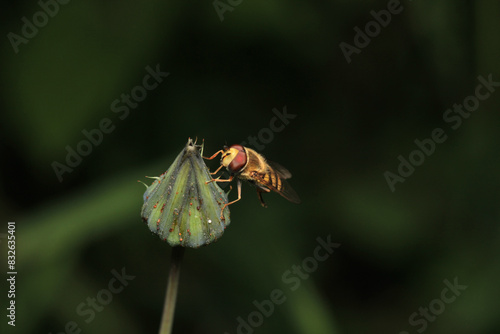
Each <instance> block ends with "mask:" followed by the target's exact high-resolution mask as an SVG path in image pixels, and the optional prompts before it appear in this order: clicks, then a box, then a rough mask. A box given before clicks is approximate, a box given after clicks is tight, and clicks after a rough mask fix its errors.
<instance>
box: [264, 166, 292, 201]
mask: <svg viewBox="0 0 500 334" xmlns="http://www.w3.org/2000/svg"><path fill="white" fill-rule="evenodd" d="M258 183H259V184H260V185H261V186H263V187H267V188H268V189H270V190H272V191H274V192H277V193H278V194H280V195H281V196H283V197H284V198H286V199H287V200H289V201H290V202H293V203H300V198H299V196H298V195H297V193H296V192H295V190H293V189H292V187H290V185H289V184H288V182H286V181H285V179H283V178H281V177H280V175H279V173H277V172H276V171H275V170H274V169H272V168H269V169H268V170H267V173H266V174H261V177H260V179H259V180H258Z"/></svg>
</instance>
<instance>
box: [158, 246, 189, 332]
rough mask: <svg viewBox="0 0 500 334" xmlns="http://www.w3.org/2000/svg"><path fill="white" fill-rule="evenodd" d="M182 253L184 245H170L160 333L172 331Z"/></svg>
mask: <svg viewBox="0 0 500 334" xmlns="http://www.w3.org/2000/svg"><path fill="white" fill-rule="evenodd" d="M183 255H184V247H172V255H171V261H170V273H169V274H168V285H167V293H166V295H165V303H164V305H163V317H162V319H161V326H160V334H170V333H171V332H172V325H173V324H174V312H175V301H176V300H177V288H178V287H179V276H180V272H181V261H182V257H183Z"/></svg>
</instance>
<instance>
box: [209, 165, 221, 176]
mask: <svg viewBox="0 0 500 334" xmlns="http://www.w3.org/2000/svg"><path fill="white" fill-rule="evenodd" d="M222 167H224V165H220V166H219V168H217V170H216V171H215V172H213V173H210V175H214V174H217V173H218V172H219V171H220V169H221V168H222Z"/></svg>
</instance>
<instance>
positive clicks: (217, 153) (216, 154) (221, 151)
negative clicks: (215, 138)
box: [203, 150, 224, 160]
mask: <svg viewBox="0 0 500 334" xmlns="http://www.w3.org/2000/svg"><path fill="white" fill-rule="evenodd" d="M219 153H224V151H223V150H219V151H217V152H215V153H214V155H212V156H211V157H210V158H207V157H203V159H206V160H212V159H213V158H215V157H216V156H218V155H219Z"/></svg>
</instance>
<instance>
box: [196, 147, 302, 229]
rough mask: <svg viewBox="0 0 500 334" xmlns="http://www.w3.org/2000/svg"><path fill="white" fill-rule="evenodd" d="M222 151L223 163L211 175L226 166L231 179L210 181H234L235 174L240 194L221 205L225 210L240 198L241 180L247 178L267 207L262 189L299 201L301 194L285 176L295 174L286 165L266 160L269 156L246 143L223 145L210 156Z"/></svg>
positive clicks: (262, 203)
mask: <svg viewBox="0 0 500 334" xmlns="http://www.w3.org/2000/svg"><path fill="white" fill-rule="evenodd" d="M219 154H222V155H221V159H220V166H219V168H217V170H216V171H215V172H213V173H210V174H211V175H214V174H217V173H218V172H219V171H220V169H221V168H222V167H226V169H227V170H228V172H229V173H230V176H229V179H222V180H221V179H219V178H217V179H212V180H210V181H207V182H206V183H210V182H231V181H232V180H233V178H234V177H237V180H238V181H237V185H238V198H237V199H235V200H234V201H232V202H229V203H226V204H225V205H224V206H223V207H222V211H221V219H222V218H223V217H222V212H223V211H224V209H225V208H226V206H228V205H231V204H233V203H235V202H237V201H239V200H240V199H241V180H246V181H248V182H250V183H252V184H253V185H255V187H256V188H257V196H258V197H259V200H260V204H261V205H262V206H263V207H265V208H267V205H266V203H265V202H264V200H263V199H262V193H263V192H266V193H268V192H271V190H272V191H274V192H276V193H278V194H280V195H281V196H283V197H284V198H286V199H287V200H289V201H290V202H293V203H300V199H299V196H298V195H297V193H296V192H295V191H294V190H293V189H292V187H290V185H289V184H288V182H286V181H285V180H286V179H289V178H291V177H292V174H291V173H290V172H289V171H288V170H287V169H286V168H284V167H282V166H280V165H278V164H277V163H274V162H271V161H266V159H265V158H264V157H263V156H262V155H261V154H259V153H257V152H256V151H254V150H252V149H251V148H248V147H244V146H242V145H238V144H235V145H231V146H229V147H228V146H224V148H223V149H222V150H219V151H217V152H216V153H215V154H214V155H212V156H211V157H209V158H205V157H204V159H207V160H212V159H214V158H215V157H216V156H217V155H219Z"/></svg>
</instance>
